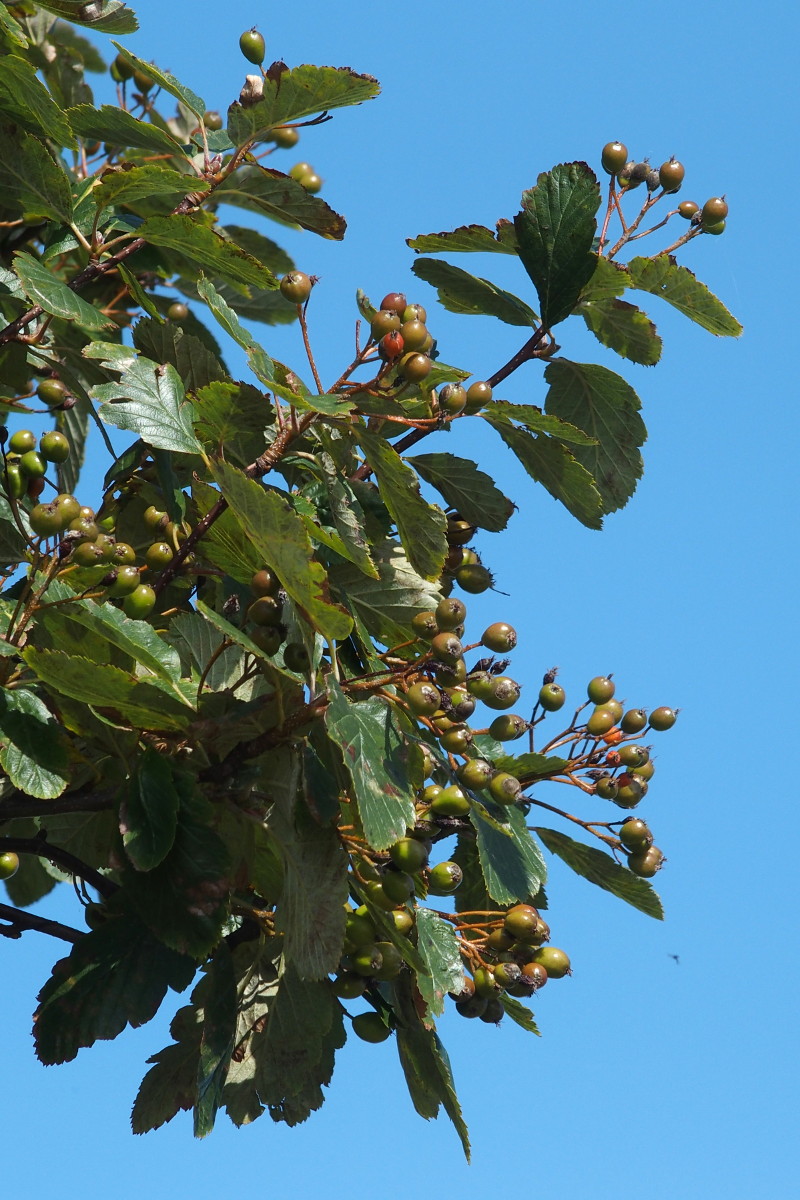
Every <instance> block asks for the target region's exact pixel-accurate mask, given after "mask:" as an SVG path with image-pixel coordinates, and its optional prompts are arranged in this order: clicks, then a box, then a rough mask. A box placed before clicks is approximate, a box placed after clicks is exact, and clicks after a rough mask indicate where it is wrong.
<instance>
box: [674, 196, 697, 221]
mask: <svg viewBox="0 0 800 1200" xmlns="http://www.w3.org/2000/svg"><path fill="white" fill-rule="evenodd" d="M699 211H700V205H699V204H695V202H694V200H681V202H680V204H679V205H678V212H679V213H680V215H681V216H682V217H683V218H684V220H686V221H691V219H692V217H693V216H694V215H695V214H696V213H699Z"/></svg>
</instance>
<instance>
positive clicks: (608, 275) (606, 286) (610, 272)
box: [580, 254, 633, 303]
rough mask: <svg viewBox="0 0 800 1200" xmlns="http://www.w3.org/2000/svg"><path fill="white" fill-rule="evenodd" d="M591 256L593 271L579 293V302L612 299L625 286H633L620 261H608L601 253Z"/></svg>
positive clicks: (620, 293) (622, 290)
mask: <svg viewBox="0 0 800 1200" xmlns="http://www.w3.org/2000/svg"><path fill="white" fill-rule="evenodd" d="M593 257H594V260H595V267H594V272H593V274H592V277H591V279H590V280H589V282H588V283H587V284H586V287H585V288H584V289H583V291H582V292H581V294H580V300H581V303H584V302H588V301H590V300H591V301H594V300H613V299H614V297H615V296H621V295H622V293H623V292H624V291H625V289H626V288H629V287H633V280H632V279H631V277H630V275H629V274H628V270H627V267H623V265H622V264H621V263H616V262H610V261H609V260H608V259H607V258H603V256H602V255H599V256H598V255H597V254H595V255H593Z"/></svg>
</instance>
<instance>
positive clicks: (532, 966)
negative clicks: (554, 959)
mask: <svg viewBox="0 0 800 1200" xmlns="http://www.w3.org/2000/svg"><path fill="white" fill-rule="evenodd" d="M522 978H523V979H524V980H525V982H526V983H527V985H528V987H529V988H530V989H531V991H538V989H539V988H541V987H544V985H545V984H546V983H547V970H546V968H545V967H544V965H543V964H542V963H538V962H528V963H525V965H524V966H523V968H522Z"/></svg>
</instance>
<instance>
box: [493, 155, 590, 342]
mask: <svg viewBox="0 0 800 1200" xmlns="http://www.w3.org/2000/svg"><path fill="white" fill-rule="evenodd" d="M599 204H600V186H599V184H598V182H597V179H596V178H595V175H594V173H593V172H592V171H591V170H590V169H589V167H588V166H587V165H586V163H584V162H573V163H561V164H559V166H557V167H553V169H552V171H546V172H542V174H541V175H540V176H539V178H538V180H537V181H536V186H535V187H533V188H530V189H529V190H528V191H525V192H523V193H522V211H521V212H520V213H518V214H517V216H516V217H515V218H514V228H515V229H516V231H517V240H518V243H519V256H520V259H521V260H522V265H523V266H524V267H525V270H526V271H527V272H528V274H529V275H530V277H531V279H532V280H533V282H534V284H535V286H536V291H537V292H538V293H539V304H540V306H541V312H542V325H543V326H544V327H545V328H546V329H552V327H553V326H554V325H557V324H558V322H559V321H563V320H564V318H565V317H568V316H569V314H570V313H571V312H572V310H573V308H574V307H575V303H576V301H577V299H578V297H579V295H580V294H581V291H582V290H583V288H584V287H585V286H586V284H587V283H588V282H589V280H590V279H591V277H592V275H593V274H594V270H595V265H596V256H595V255H593V254H592V242H593V240H594V235H595V229H596V227H597V221H596V220H595V213H596V212H597V209H598V206H599Z"/></svg>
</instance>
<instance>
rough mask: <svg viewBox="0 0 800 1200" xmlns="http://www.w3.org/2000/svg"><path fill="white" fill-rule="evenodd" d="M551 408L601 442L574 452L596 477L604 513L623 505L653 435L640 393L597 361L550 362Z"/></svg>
mask: <svg viewBox="0 0 800 1200" xmlns="http://www.w3.org/2000/svg"><path fill="white" fill-rule="evenodd" d="M544 377H545V381H546V382H547V383H548V384H549V385H550V387H549V391H548V393H547V399H546V405H547V411H548V412H549V413H551V414H552V415H553V416H557V417H560V418H561V419H562V420H564V421H569V422H570V423H571V424H573V425H577V426H578V428H579V429H583V430H585V432H586V433H588V434H589V435H590V436H591V437H593V438H594V439H595V440H596V443H597V444H596V445H594V446H587V447H585V448H584V447H576V448H575V449H574V450H573V451H572V453H573V454H574V456H575V458H576V459H577V460H578V462H579V463H581V464H582V465H583V466H584V467H585V468H586V470H587V471H589V472H590V473H591V475H592V477H593V479H594V483H595V487H596V488H597V490H598V491H599V493H600V496H601V498H602V511H603V513H609V512H614V511H615V510H616V509H618V508H622V507H623V506H624V505H625V504H626V503H627V501H628V500H629V499H630V497H631V495H632V494H633V492H634V491H635V489H636V484H637V483H638V481H639V479H641V476H642V472H643V470H644V464H643V462H642V456H641V453H640V451H639V447H640V446H641V445H642V444H643V443H644V441H645V440H646V438H647V430H646V429H645V425H644V421H643V420H642V418H641V417H640V416H639V408H640V404H639V397H638V396H637V395H636V392H635V391H634V390H633V388H632V387H631V385H630V384H629V383H627V382H626V380H624V379H623V378H622V377H621V376H620V375H616V374H615V373H614V372H613V371H609V370H607V369H606V368H605V367H599V366H596V365H594V364H591V363H575V362H570V361H569V360H568V359H554V360H553V361H552V362H549V363H548V364H547V367H546V369H545V373H544Z"/></svg>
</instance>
